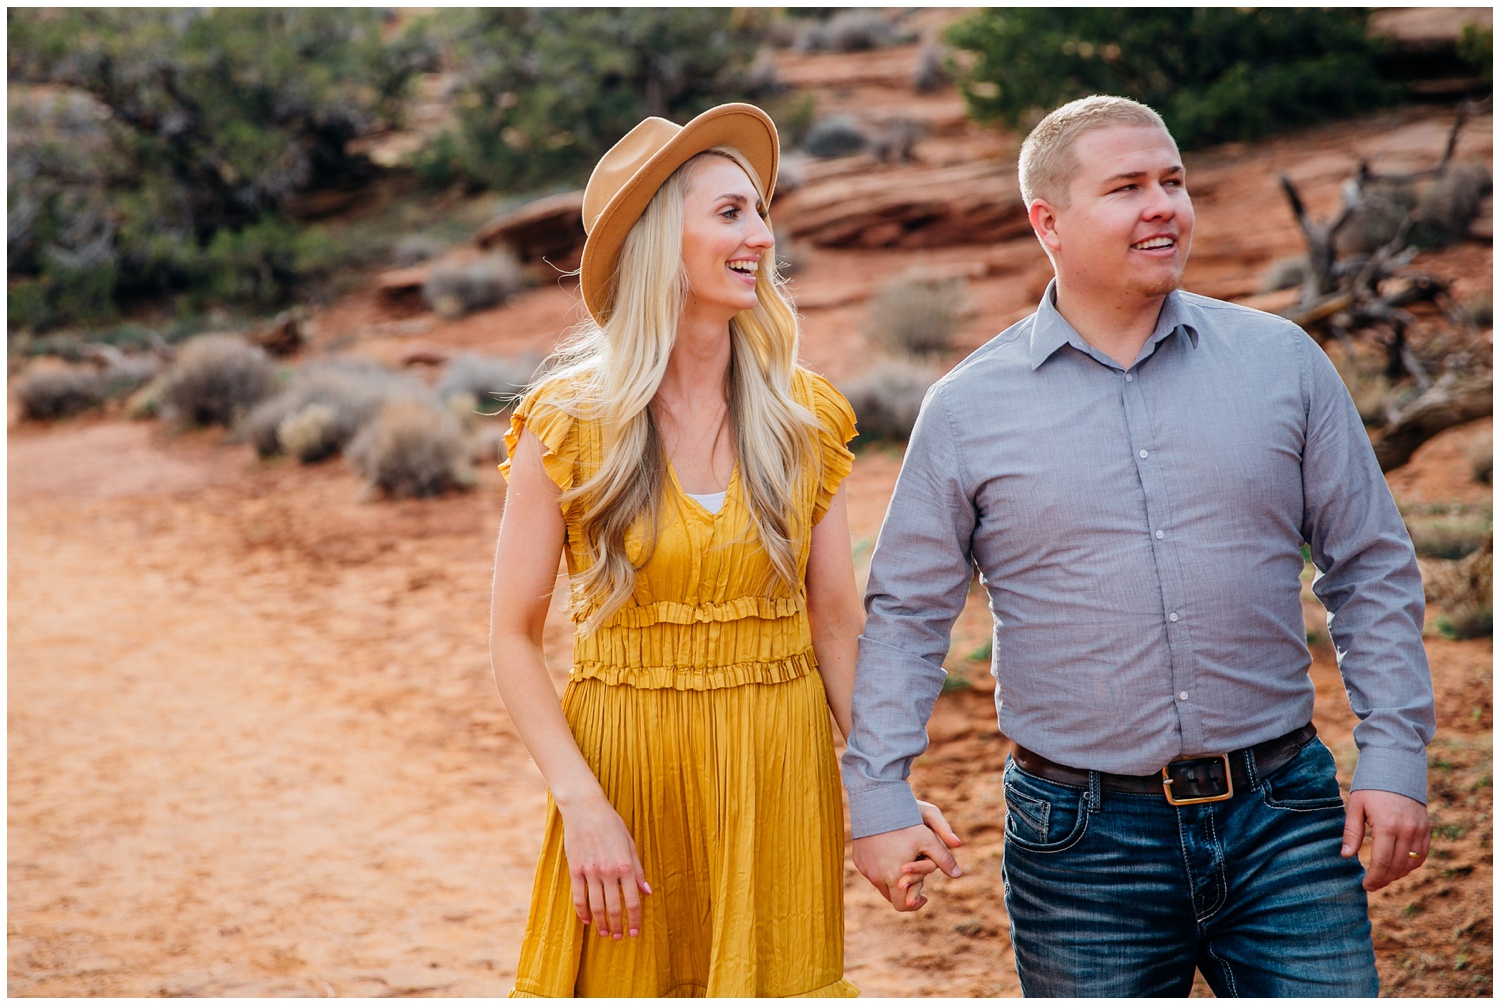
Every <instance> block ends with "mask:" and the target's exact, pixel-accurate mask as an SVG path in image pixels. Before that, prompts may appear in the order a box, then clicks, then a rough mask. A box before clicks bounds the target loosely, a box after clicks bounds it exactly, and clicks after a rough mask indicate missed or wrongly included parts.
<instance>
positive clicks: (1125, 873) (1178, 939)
mask: <svg viewBox="0 0 1500 1005" xmlns="http://www.w3.org/2000/svg"><path fill="white" fill-rule="evenodd" d="M1249 768H1250V781H1251V785H1250V791H1241V792H1236V793H1235V795H1234V797H1233V798H1231V799H1228V800H1225V801H1223V802H1216V803H1201V804H1198V805H1195V806H1171V805H1169V804H1168V803H1167V801H1166V800H1165V799H1164V798H1162V797H1160V796H1150V795H1137V794H1134V793H1121V792H1111V791H1105V790H1102V789H1101V788H1100V787H1099V782H1098V776H1097V775H1095V774H1091V775H1090V776H1089V777H1090V785H1089V787H1087V788H1077V787H1074V786H1069V785H1060V784H1057V783H1055V782H1049V781H1046V780H1044V779H1040V778H1037V777H1035V776H1034V775H1029V774H1027V773H1026V772H1024V771H1022V770H1021V769H1020V768H1019V767H1018V766H1017V765H1016V763H1015V762H1014V761H1010V762H1009V763H1007V765H1006V768H1005V798H1006V806H1007V811H1006V815H1005V861H1004V869H1003V873H1002V875H1003V877H1004V881H1005V908H1006V911H1007V912H1008V913H1009V915H1010V925H1011V943H1012V945H1013V946H1014V948H1015V954H1016V971H1017V973H1018V974H1019V975H1020V978H1021V988H1022V990H1023V992H1024V993H1025V994H1026V995H1027V996H1041V997H1062V996H1066V997H1091V996H1113V997H1142V996H1172V997H1182V996H1186V995H1187V994H1188V992H1189V990H1190V989H1191V988H1192V984H1193V971H1194V969H1197V970H1200V971H1202V973H1203V976H1204V979H1205V980H1207V981H1208V983H1209V986H1210V987H1212V988H1213V991H1214V994H1215V995H1217V996H1219V997H1221V998H1223V997H1290V996H1305V997H1310V996H1333V997H1363V996H1373V995H1375V993H1376V992H1377V991H1378V989H1379V981H1378V979H1377V977H1376V973H1375V951H1374V947H1373V946H1372V944H1371V940H1370V920H1369V913H1368V907H1367V904H1366V899H1365V891H1364V889H1363V887H1361V886H1360V883H1361V881H1362V880H1363V878H1364V868H1363V866H1361V865H1360V863H1359V859H1358V858H1348V859H1345V858H1341V857H1340V856H1339V846H1340V844H1341V843H1342V842H1341V838H1342V834H1343V828H1344V806H1343V800H1342V799H1341V798H1340V795H1339V786H1338V779H1337V778H1336V777H1335V775H1334V764H1333V756H1332V755H1331V754H1330V753H1329V752H1328V748H1327V747H1325V746H1323V744H1322V743H1321V742H1320V741H1318V740H1316V739H1314V740H1311V741H1309V742H1308V744H1307V745H1306V746H1304V747H1303V748H1302V750H1301V751H1300V752H1299V753H1298V754H1297V755H1296V756H1295V757H1293V758H1292V760H1291V761H1289V762H1288V763H1286V764H1284V765H1282V766H1281V767H1280V768H1279V769H1277V770H1276V771H1275V772H1274V773H1272V774H1271V775H1270V776H1269V777H1264V778H1262V777H1258V776H1257V775H1256V773H1255V769H1254V766H1253V764H1251V765H1249Z"/></svg>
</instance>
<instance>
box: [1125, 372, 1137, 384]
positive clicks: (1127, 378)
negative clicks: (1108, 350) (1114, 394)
mask: <svg viewBox="0 0 1500 1005" xmlns="http://www.w3.org/2000/svg"><path fill="white" fill-rule="evenodd" d="M1132 380H1135V374H1133V373H1127V374H1126V375H1125V383H1127V384H1128V383H1130V382H1131V381H1132Z"/></svg>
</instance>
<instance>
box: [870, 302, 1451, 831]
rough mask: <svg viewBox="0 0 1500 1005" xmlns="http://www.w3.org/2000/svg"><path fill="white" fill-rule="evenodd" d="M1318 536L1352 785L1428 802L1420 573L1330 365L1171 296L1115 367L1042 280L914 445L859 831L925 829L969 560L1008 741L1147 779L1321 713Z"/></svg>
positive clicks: (890, 549)
mask: <svg viewBox="0 0 1500 1005" xmlns="http://www.w3.org/2000/svg"><path fill="white" fill-rule="evenodd" d="M1303 542H1306V543H1307V544H1308V545H1309V547H1310V549H1311V556H1312V561H1313V564H1314V565H1315V566H1316V567H1317V568H1318V570H1320V573H1319V575H1318V576H1317V578H1316V579H1315V580H1314V583H1313V590H1314V592H1315V593H1316V594H1317V596H1318V597H1319V599H1320V600H1322V602H1323V604H1324V605H1325V606H1326V607H1327V609H1328V611H1329V621H1328V624H1329V632H1330V634H1331V636H1332V638H1333V641H1334V644H1335V646H1336V647H1337V650H1338V656H1339V666H1340V669H1341V670H1342V672H1343V677H1344V682H1345V685H1346V687H1347V689H1348V693H1349V700H1350V702H1351V704H1352V706H1353V709H1354V711H1355V713H1356V714H1357V715H1358V716H1359V718H1360V719H1361V720H1362V722H1361V723H1360V725H1359V726H1358V727H1357V728H1356V729H1355V731H1354V736H1355V740H1356V742H1357V743H1358V746H1359V751H1360V756H1359V763H1358V766H1357V768H1356V770H1355V773H1354V788H1356V789H1360V788H1369V789H1384V790H1388V791H1391V792H1398V793H1401V794H1403V795H1407V796H1410V797H1412V798H1413V799H1418V800H1421V801H1423V802H1425V801H1426V791H1427V769H1426V765H1427V759H1426V745H1427V742H1428V741H1429V740H1431V738H1432V733H1433V727H1434V722H1433V699H1432V682H1431V678H1430V676H1429V673H1428V669H1427V657H1426V653H1425V651H1424V650H1423V648H1422V616H1423V599H1422V583H1421V579H1420V576H1419V574H1418V572H1417V565H1416V559H1415V556H1414V554H1413V552H1412V546H1411V541H1410V538H1409V537H1408V536H1407V534H1406V529H1405V527H1404V526H1403V524H1402V522H1401V517H1400V515H1399V514H1398V512H1397V510H1396V506H1395V503H1394V501H1393V500H1392V499H1391V494H1390V490H1389V489H1388V488H1387V486H1386V483H1385V479H1384V477H1383V476H1382V474H1381V472H1380V468H1379V466H1378V464H1377V463H1376V461H1375V457H1374V453H1373V451H1372V450H1371V449H1370V443H1369V439H1368V438H1367V437H1366V435H1365V431H1364V428H1363V426H1362V425H1361V424H1360V420H1359V415H1358V414H1357V412H1356V411H1355V408H1354V404H1353V402H1352V401H1350V399H1349V394H1348V392H1347V391H1346V390H1345V388H1344V385H1343V383H1342V381H1341V380H1340V379H1339V376H1338V373H1337V372H1336V371H1335V370H1334V368H1333V366H1332V364H1331V363H1330V362H1329V360H1328V357H1327V356H1326V355H1324V353H1323V351H1322V350H1321V349H1320V348H1319V347H1318V346H1317V344H1316V343H1314V342H1313V341H1312V340H1311V339H1309V338H1308V337H1307V335H1306V334H1305V333H1304V332H1303V331H1302V330H1301V329H1300V328H1298V327H1297V326H1295V325H1293V324H1292V323H1290V322H1288V321H1285V320H1283V319H1280V318H1277V317H1274V316H1272V315H1269V314H1264V313H1261V312H1259V311H1254V310H1250V309H1248V308H1244V307H1239V306H1237V305H1234V304H1228V303H1224V302H1222V301H1218V300H1211V299H1209V298H1207V297H1201V296H1196V295H1193V294H1188V293H1173V294H1171V295H1169V296H1168V297H1167V298H1166V301H1165V303H1164V304H1163V306H1162V310H1161V314H1160V317H1159V319H1158V322H1157V327H1156V330H1155V332H1154V333H1153V334H1152V336H1151V338H1150V339H1149V340H1148V341H1147V342H1146V344H1145V346H1144V347H1143V348H1142V350H1141V353H1140V356H1139V357H1138V358H1137V359H1136V360H1134V361H1133V363H1132V364H1131V366H1130V367H1129V368H1128V369H1124V370H1122V369H1121V368H1120V366H1119V365H1118V364H1117V363H1115V362H1114V361H1112V360H1111V359H1109V357H1107V356H1105V355H1104V354H1102V353H1100V352H1098V351H1097V350H1095V349H1093V348H1092V347H1091V346H1089V344H1088V343H1087V342H1085V341H1084V340H1083V338H1082V337H1081V336H1079V334H1078V333H1077V332H1075V331H1074V330H1073V328H1072V326H1071V325H1069V324H1068V323H1067V321H1065V320H1064V319H1063V317H1062V315H1060V314H1059V313H1058V312H1057V309H1056V307H1055V306H1054V305H1053V288H1052V287H1051V286H1049V287H1048V290H1047V295H1046V296H1045V297H1043V299H1042V303H1041V306H1040V307H1039V308H1038V309H1037V312H1036V313H1035V314H1034V315H1032V316H1031V317H1029V318H1026V319H1025V320H1024V321H1020V322H1018V323H1017V324H1015V325H1013V326H1012V327H1011V328H1009V329H1007V330H1006V331H1005V332H1003V333H1001V334H1000V335H999V336H997V337H996V338H994V339H993V340H991V341H990V342H989V343H988V344H986V345H985V346H983V347H982V348H980V349H979V350H978V351H977V352H975V353H974V354H973V355H972V356H970V357H969V358H968V359H967V360H965V361H964V362H963V363H961V364H959V366H958V367H956V368H955V369H954V370H953V371H952V372H951V373H949V374H948V375H947V376H946V377H944V378H943V379H942V380H940V381H939V382H938V383H937V384H936V385H934V386H933V388H932V390H931V391H929V392H928V395H927V399H926V401H925V402H924V403H923V406H922V413H921V417H920V418H919V419H918V420H917V425H916V428H915V430H914V431H913V433H912V437H911V443H910V445H909V446H908V448H907V451H906V459H905V462H904V463H903V464H902V467H901V475H900V478H899V479H898V481H897V483H896V489H895V493H894V496H893V497H892V499H891V505H890V510H889V511H888V512H887V514H886V518H885V524H884V526H883V527H882V528H881V531H880V538H879V542H878V543H877V545H876V548H875V553H874V556H873V558H872V560H871V566H870V580H869V588H868V590H867V592H866V595H865V605H866V608H867V611H868V621H867V623H866V626H865V634H864V636H863V637H862V638H861V639H860V653H859V669H858V675H857V677H856V679H855V685H854V731H853V735H852V736H850V738H849V746H848V751H847V752H846V753H845V755H844V781H845V784H846V786H847V788H848V790H849V804H850V812H851V819H852V823H853V834H854V836H855V837H863V836H866V835H869V834H878V833H881V832H883V831H888V830H894V829H896V828H899V827H906V826H909V825H911V824H915V823H919V822H920V820H921V817H920V814H919V813H918V811H917V807H916V804H915V801H914V799H913V797H912V793H911V789H910V787H909V786H908V785H907V782H906V777H907V774H908V773H909V771H910V767H911V761H912V758H914V757H915V756H917V755H918V754H920V753H921V752H922V751H923V750H925V749H926V747H927V734H926V730H925V726H926V722H927V719H928V717H929V716H930V715H931V712H932V706H933V702H934V701H935V700H936V698H937V695H938V693H939V691H940V690H941V687H942V682H943V678H944V671H943V669H942V662H943V658H944V657H945V656H946V655H947V652H948V645H949V630H950V629H951V627H952V624H953V620H954V619H955V618H956V617H957V615H958V613H959V612H960V611H961V610H962V608H963V605H964V599H965V595H966V593H967V591H968V587H969V582H970V579H971V575H972V569H973V568H974V567H976V566H977V568H978V570H979V574H980V581H981V583H982V584H983V586H984V588H985V590H986V591H987V592H988V594H989V603H990V610H991V612H992V613H993V614H994V632H995V634H994V657H993V665H992V668H991V672H992V673H993V674H994V676H995V679H996V682H997V686H996V689H995V705H996V709H997V711H998V713H999V723H1000V729H1001V730H1002V731H1003V732H1004V733H1005V735H1006V736H1008V737H1010V738H1011V739H1013V740H1015V741H1016V742H1017V743H1020V744H1021V745H1022V746H1025V747H1029V748H1030V749H1032V750H1034V751H1036V752H1037V753H1039V754H1041V755H1042V756H1044V757H1047V758H1050V759H1052V760H1053V761H1057V762H1059V763H1061V764H1067V765H1071V766H1074V767H1079V768H1087V769H1093V770H1099V771H1111V772H1121V773H1127V774H1137V775H1140V774H1148V773H1151V772H1154V771H1156V770H1158V769H1159V768H1161V767H1162V765H1164V764H1165V763H1166V762H1168V761H1170V760H1173V759H1175V758H1178V757H1185V756H1193V755H1196V754H1204V753H1219V752H1224V751H1229V750H1235V749H1238V748H1241V747H1246V746H1250V745H1252V744H1255V743H1259V742H1260V741H1262V740H1268V739H1271V738H1273V737H1276V736H1280V735H1281V734H1283V733H1287V732H1289V731H1291V730H1293V729H1296V728H1297V727H1299V726H1301V725H1303V724H1304V723H1306V722H1307V721H1308V720H1309V719H1310V718H1311V717H1312V711H1313V685H1312V681H1311V680H1310V679H1309V678H1308V675H1307V670H1308V667H1309V665H1310V664H1311V658H1310V656H1309V654H1308V651H1307V639H1306V625H1305V622H1304V621H1303V614H1302V603H1301V599H1300V597H1301V590H1302V583H1301V579H1300V577H1301V574H1302V569H1303V559H1302V554H1301V552H1300V548H1301V545H1302V544H1303Z"/></svg>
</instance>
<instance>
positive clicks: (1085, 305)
mask: <svg viewBox="0 0 1500 1005" xmlns="http://www.w3.org/2000/svg"><path fill="white" fill-rule="evenodd" d="M1056 290H1057V294H1056V299H1055V301H1054V303H1055V305H1056V307H1057V313H1059V314H1061V315H1062V316H1063V320H1065V321H1067V322H1068V324H1070V325H1072V326H1073V330H1074V331H1076V332H1077V333H1078V334H1079V335H1081V336H1082V337H1083V340H1084V341H1085V342H1087V343H1088V344H1089V345H1091V346H1093V347H1094V348H1095V349H1097V350H1099V351H1100V352H1102V353H1103V354H1104V355H1106V356H1108V357H1109V358H1110V359H1112V360H1114V361H1115V362H1116V363H1118V364H1120V366H1121V367H1124V368H1127V369H1128V368H1129V367H1130V365H1131V364H1132V363H1134V362H1135V359H1136V357H1137V356H1139V355H1140V354H1141V348H1142V347H1143V346H1144V345H1145V344H1146V341H1147V340H1148V339H1149V338H1151V333H1152V332H1154V331H1156V322H1157V319H1158V318H1159V317H1160V316H1161V307H1162V304H1163V303H1165V302H1166V299H1167V297H1166V294H1162V295H1160V296H1132V295H1128V294H1127V295H1117V296H1115V297H1113V298H1109V297H1102V296H1098V295H1090V294H1086V293H1080V292H1078V291H1076V290H1072V289H1070V288H1068V287H1066V286H1064V285H1063V282H1062V280H1061V279H1059V280H1058V282H1057V287H1056Z"/></svg>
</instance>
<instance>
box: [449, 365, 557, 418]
mask: <svg viewBox="0 0 1500 1005" xmlns="http://www.w3.org/2000/svg"><path fill="white" fill-rule="evenodd" d="M541 362H542V360H541V357H540V356H536V355H530V356H518V357H505V356H482V355H480V354H478V353H463V354H462V355H459V356H455V357H453V358H452V359H451V360H449V361H448V365H447V366H446V367H445V368H444V369H443V376H442V378H441V379H440V380H439V381H438V385H437V396H438V397H439V398H441V399H443V400H444V401H451V400H453V399H454V398H456V397H459V396H462V395H468V396H469V400H472V402H473V404H471V405H470V406H469V410H470V411H475V410H477V411H478V412H479V414H481V415H495V414H496V413H498V412H502V411H504V410H505V409H507V408H509V407H510V406H511V405H512V404H514V403H515V400H516V398H517V397H518V396H519V395H520V394H521V393H522V392H523V391H525V389H526V385H527V384H529V383H530V382H531V378H532V377H534V376H535V375H536V371H537V368H538V367H539V366H540V365H541Z"/></svg>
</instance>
